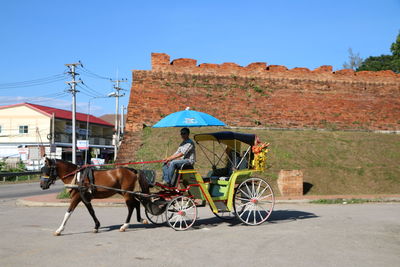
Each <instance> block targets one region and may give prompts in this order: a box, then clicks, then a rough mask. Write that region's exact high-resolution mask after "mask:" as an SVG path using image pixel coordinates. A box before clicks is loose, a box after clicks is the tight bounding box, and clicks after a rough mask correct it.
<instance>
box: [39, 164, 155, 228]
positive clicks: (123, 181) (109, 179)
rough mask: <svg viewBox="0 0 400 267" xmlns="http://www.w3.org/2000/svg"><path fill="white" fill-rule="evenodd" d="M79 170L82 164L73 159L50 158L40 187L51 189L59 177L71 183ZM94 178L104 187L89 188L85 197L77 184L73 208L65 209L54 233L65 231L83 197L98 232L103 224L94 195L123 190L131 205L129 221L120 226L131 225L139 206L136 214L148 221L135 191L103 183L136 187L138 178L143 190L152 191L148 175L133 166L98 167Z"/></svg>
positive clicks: (110, 194) (99, 195)
mask: <svg viewBox="0 0 400 267" xmlns="http://www.w3.org/2000/svg"><path fill="white" fill-rule="evenodd" d="M77 170H78V166H77V165H75V164H72V163H70V162H67V161H63V160H54V159H48V158H46V160H45V166H44V167H43V168H42V177H41V179H40V187H41V188H42V189H43V190H45V189H48V188H49V187H50V185H52V184H53V183H54V182H55V181H56V179H57V178H59V179H61V180H62V181H63V182H64V184H71V183H72V182H73V180H74V177H75V173H76V171H77ZM93 178H94V183H95V185H99V186H100V187H95V189H94V190H93V192H92V193H88V192H86V193H84V199H82V197H81V193H80V192H79V190H78V188H73V189H72V190H71V192H70V196H71V201H70V205H69V208H68V210H67V212H66V213H65V216H64V219H63V221H62V223H61V225H60V227H59V228H58V229H57V230H56V231H55V232H54V235H57V236H58V235H60V234H61V232H62V231H63V230H64V228H65V224H66V223H67V221H68V219H69V217H70V216H71V214H72V212H73V211H74V209H75V208H76V206H77V205H78V204H79V202H81V201H82V202H83V203H84V204H85V206H86V208H87V209H88V211H89V213H90V215H91V216H92V218H93V220H94V222H95V227H94V229H93V232H94V233H97V232H98V230H99V227H100V222H99V220H98V219H97V217H96V215H95V212H94V210H93V206H92V204H91V203H90V200H91V199H92V198H107V197H110V196H112V195H114V194H117V193H118V194H121V195H122V196H123V197H124V199H125V203H126V205H127V207H128V217H127V218H126V221H125V223H124V224H123V225H122V226H121V228H120V229H119V230H120V231H121V232H124V231H125V230H126V229H127V228H128V227H129V222H130V220H131V216H132V213H133V210H134V209H135V208H136V215H137V220H138V222H143V223H147V221H146V220H142V218H141V216H140V202H139V201H138V200H137V199H136V198H135V197H134V195H133V194H130V193H127V192H118V191H116V190H112V189H105V188H102V187H109V188H115V189H122V190H126V191H133V190H134V188H135V185H136V182H137V181H138V182H139V185H140V188H141V191H142V192H143V193H148V192H149V185H148V183H147V181H146V179H145V178H144V176H143V175H141V172H138V171H136V170H134V169H129V168H116V169H111V170H94V171H93ZM86 183H87V182H86Z"/></svg>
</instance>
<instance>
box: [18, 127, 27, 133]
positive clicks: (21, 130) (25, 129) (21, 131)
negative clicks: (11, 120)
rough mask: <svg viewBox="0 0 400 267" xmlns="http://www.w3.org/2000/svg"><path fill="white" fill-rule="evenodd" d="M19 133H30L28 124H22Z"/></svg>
mask: <svg viewBox="0 0 400 267" xmlns="http://www.w3.org/2000/svg"><path fill="white" fill-rule="evenodd" d="M19 133H20V134H25V133H28V125H20V126H19Z"/></svg>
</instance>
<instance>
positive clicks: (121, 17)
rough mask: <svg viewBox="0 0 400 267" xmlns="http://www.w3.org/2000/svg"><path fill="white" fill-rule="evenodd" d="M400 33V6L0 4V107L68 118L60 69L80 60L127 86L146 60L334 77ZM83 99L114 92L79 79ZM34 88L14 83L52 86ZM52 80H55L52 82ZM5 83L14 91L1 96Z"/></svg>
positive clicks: (106, 105) (399, 2) (399, 1)
mask: <svg viewBox="0 0 400 267" xmlns="http://www.w3.org/2000/svg"><path fill="white" fill-rule="evenodd" d="M399 30H400V0H381V1H378V0H376V1H368V0H358V1H351V0H336V1H321V0H319V1H317V0H304V1H300V0H298V1H295V0H291V1H290V0H286V1H284V0H282V1H267V0H264V1H234V0H230V1H227V0H221V1H217V0H214V1H210V0H202V1H194V0H193V1H190V0H182V1H173V0H170V1H165V0H164V1H133V0H125V1H119V0H115V1H109V0H108V1H100V0H97V1H94V0H86V1H77V0H68V1H61V0H46V1H45V0H36V1H32V0H18V1H5V0H3V1H1V8H0V36H1V37H0V38H1V39H0V55H1V56H0V73H1V75H0V105H6V104H14V103H19V102H25V101H26V102H32V103H37V104H42V105H48V106H54V107H59V108H64V109H70V106H71V95H70V94H68V93H64V90H65V89H67V87H68V86H67V85H66V84H65V81H67V80H68V78H63V77H62V76H55V75H58V74H62V73H63V72H64V71H65V70H66V67H65V66H64V64H66V63H73V62H76V61H78V60H81V61H82V63H83V64H84V67H85V68H86V71H89V72H90V73H95V74H97V75H100V76H102V77H110V78H113V79H115V78H116V76H117V74H118V77H119V78H128V79H129V83H125V84H124V85H123V87H124V88H126V89H128V91H127V92H126V93H127V96H126V97H124V98H122V101H121V102H122V104H125V105H127V102H128V96H129V88H130V82H131V70H134V69H139V70H146V69H150V53H151V52H163V53H167V54H169V55H171V59H176V58H194V59H197V60H198V63H199V64H200V63H223V62H235V63H238V64H240V65H247V64H249V63H251V62H267V63H268V64H277V65H286V66H287V67H289V68H294V67H307V68H310V69H314V68H316V67H318V66H321V65H332V66H333V68H334V69H335V70H337V69H341V68H342V64H343V63H344V62H345V61H346V60H347V58H348V48H350V47H351V48H352V49H353V51H354V52H356V53H359V54H360V56H361V57H363V58H366V57H368V56H371V55H376V56H377V55H381V54H389V53H390V45H391V43H392V42H394V41H395V38H396V36H397V34H398V33H399ZM78 72H79V73H81V74H82V75H81V76H80V77H81V79H82V80H83V81H84V82H85V84H86V85H87V86H88V87H89V88H90V89H89V88H88V87H85V86H83V88H82V89H79V90H81V92H80V93H78V94H77V103H78V111H80V112H87V105H88V101H89V99H90V98H91V97H90V96H88V95H92V96H94V95H96V96H101V95H106V94H108V93H110V92H112V91H113V89H112V84H111V82H109V81H108V80H106V79H101V78H99V77H98V76H93V75H90V74H87V72H84V71H80V70H78ZM48 77H54V82H52V83H48V84H47V83H45V84H41V85H39V86H34V87H18V86H19V85H21V84H20V83H18V82H23V81H30V80H36V79H41V78H46V79H43V80H40V81H41V82H48V81H53V80H51V79H49V78H48ZM52 79H53V78H52ZM9 83H12V84H11V85H13V86H14V87H13V88H6V87H7V86H8V87H10V85H5V84H9ZM114 110H115V99H113V98H112V99H110V98H109V99H95V100H91V113H94V114H95V115H98V116H99V115H103V114H106V113H113V112H114Z"/></svg>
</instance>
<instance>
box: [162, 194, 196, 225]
mask: <svg viewBox="0 0 400 267" xmlns="http://www.w3.org/2000/svg"><path fill="white" fill-rule="evenodd" d="M196 218H197V207H196V205H195V203H194V201H193V200H192V199H191V198H188V197H185V196H179V197H176V198H174V199H172V200H171V201H170V202H169V204H168V206H167V222H168V225H169V226H171V227H172V228H173V229H175V230H177V231H182V230H186V229H189V228H190V227H191V226H192V225H193V224H194V222H195V221H196Z"/></svg>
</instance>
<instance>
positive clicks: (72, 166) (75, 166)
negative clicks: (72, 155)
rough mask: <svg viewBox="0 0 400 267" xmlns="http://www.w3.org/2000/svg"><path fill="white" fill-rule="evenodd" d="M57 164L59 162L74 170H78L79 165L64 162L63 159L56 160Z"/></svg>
mask: <svg viewBox="0 0 400 267" xmlns="http://www.w3.org/2000/svg"><path fill="white" fill-rule="evenodd" d="M55 162H56V163H57V162H61V163H63V164H65V165H67V166H68V167H71V168H74V169H77V168H78V165H76V164H73V163H71V162H69V161H65V160H62V159H55Z"/></svg>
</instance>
